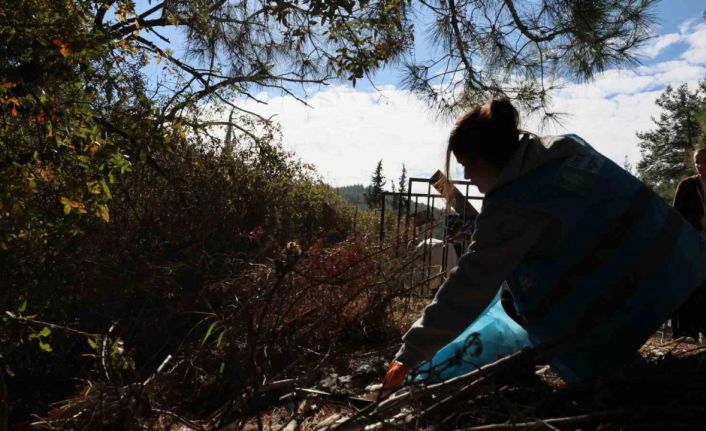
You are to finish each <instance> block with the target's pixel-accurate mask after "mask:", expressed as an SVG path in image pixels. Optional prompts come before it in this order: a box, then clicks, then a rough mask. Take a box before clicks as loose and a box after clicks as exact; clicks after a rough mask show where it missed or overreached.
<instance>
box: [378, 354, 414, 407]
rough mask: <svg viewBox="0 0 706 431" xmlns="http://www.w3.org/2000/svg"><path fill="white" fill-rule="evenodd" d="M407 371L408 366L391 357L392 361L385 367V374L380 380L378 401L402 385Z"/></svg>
mask: <svg viewBox="0 0 706 431" xmlns="http://www.w3.org/2000/svg"><path fill="white" fill-rule="evenodd" d="M407 372H409V367H407V366H406V365H404V364H402V363H401V362H397V361H395V360H394V359H393V360H392V362H390V368H388V369H387V374H385V378H384V379H383V381H382V388H380V393H379V396H378V401H381V400H383V399H385V398H387V396H388V395H390V394H391V393H393V392H394V391H396V390H397V388H399V387H400V386H402V383H404V379H405V377H407Z"/></svg>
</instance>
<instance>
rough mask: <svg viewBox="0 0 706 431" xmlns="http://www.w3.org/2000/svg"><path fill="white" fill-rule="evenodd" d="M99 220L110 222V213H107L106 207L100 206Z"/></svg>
mask: <svg viewBox="0 0 706 431" xmlns="http://www.w3.org/2000/svg"><path fill="white" fill-rule="evenodd" d="M98 208H99V210H100V214H101V218H102V219H103V220H105V221H106V222H109V221H110V211H108V206H107V205H100V206H99V207H98Z"/></svg>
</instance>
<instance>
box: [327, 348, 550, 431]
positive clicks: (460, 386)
mask: <svg viewBox="0 0 706 431" xmlns="http://www.w3.org/2000/svg"><path fill="white" fill-rule="evenodd" d="M536 354H537V352H536V351H535V350H534V349H530V348H526V349H523V350H520V351H519V352H516V353H513V354H512V355H509V356H506V357H504V358H501V359H499V360H497V361H495V362H493V363H492V364H488V365H485V366H483V367H481V368H479V369H478V370H475V371H472V372H470V373H467V374H464V375H461V376H458V377H454V378H452V379H449V380H446V381H443V382H441V383H436V384H433V385H412V386H407V387H404V388H402V389H399V390H398V391H397V392H395V393H393V394H392V395H391V396H390V397H389V398H388V399H386V400H384V401H382V402H380V403H375V404H372V405H370V406H369V407H366V408H365V409H363V410H361V411H360V412H359V413H358V414H356V415H355V416H352V417H350V418H348V419H346V420H345V421H344V422H341V423H339V424H337V425H335V426H333V427H332V428H331V429H332V430H337V431H355V430H360V429H363V428H364V427H365V426H366V425H369V424H371V423H375V422H379V421H380V420H385V419H388V418H391V417H392V416H393V415H394V414H395V413H397V412H398V411H400V409H401V408H402V407H404V406H407V405H409V404H411V403H412V402H413V401H416V400H418V399H420V398H424V397H432V396H434V397H437V398H441V401H439V402H438V403H436V404H435V405H433V406H431V407H430V408H429V409H427V411H429V412H431V411H433V410H435V409H436V408H438V407H439V406H440V405H441V404H444V403H446V402H448V401H449V400H451V399H453V398H454V397H455V396H457V395H458V394H461V393H463V394H464V395H468V391H469V390H470V389H471V388H472V387H474V386H476V385H477V383H476V381H478V380H481V379H485V378H487V377H490V376H492V375H494V374H497V373H502V372H504V371H506V370H509V369H511V368H515V367H516V366H517V365H518V364H520V363H523V362H528V361H533V360H534V359H535V357H536ZM390 424H391V423H390V422H388V421H385V425H390Z"/></svg>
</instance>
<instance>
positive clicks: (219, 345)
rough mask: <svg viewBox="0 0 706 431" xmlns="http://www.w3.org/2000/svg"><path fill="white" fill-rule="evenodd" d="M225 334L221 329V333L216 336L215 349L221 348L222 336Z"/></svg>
mask: <svg viewBox="0 0 706 431" xmlns="http://www.w3.org/2000/svg"><path fill="white" fill-rule="evenodd" d="M225 333H226V330H225V329H223V330H222V331H221V333H220V334H219V335H218V340H216V347H217V348H220V347H221V344H222V343H223V336H224V335H225Z"/></svg>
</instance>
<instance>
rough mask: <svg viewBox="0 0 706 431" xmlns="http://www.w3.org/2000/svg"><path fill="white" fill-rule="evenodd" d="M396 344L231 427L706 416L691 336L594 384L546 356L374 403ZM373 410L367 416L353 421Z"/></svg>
mask: <svg viewBox="0 0 706 431" xmlns="http://www.w3.org/2000/svg"><path fill="white" fill-rule="evenodd" d="M397 347H398V346H397V345H390V346H384V347H381V348H378V349H376V350H373V351H366V352H352V353H350V354H349V355H347V356H345V357H344V356H341V357H340V360H339V361H338V363H337V364H336V365H335V366H332V367H331V368H329V369H327V370H326V371H325V372H324V373H322V375H323V376H325V377H324V378H323V379H321V380H320V381H319V382H318V384H317V385H316V386H314V387H311V388H296V387H294V386H295V384H294V383H293V385H292V386H290V387H289V388H288V389H287V391H285V392H286V393H284V394H283V395H281V396H280V397H279V398H278V401H279V402H277V403H276V404H277V405H275V406H272V407H270V408H266V409H264V410H261V411H260V412H259V413H258V414H257V415H253V417H252V418H251V419H250V420H248V421H246V422H241V421H239V422H238V423H237V424H235V423H233V424H232V426H231V427H226V429H248V430H283V431H294V430H313V429H363V427H364V426H365V429H367V430H373V429H454V430H456V429H464V430H486V431H495V430H519V429H527V430H535V429H536V430H540V429H545V430H578V429H581V430H589V429H597V430H633V429H634V430H638V429H639V430H643V429H650V430H655V429H664V430H681V429H703V423H704V418H706V346H704V345H701V344H699V343H696V342H693V341H691V340H683V339H677V340H667V339H663V338H660V337H653V338H652V339H650V340H649V341H648V342H647V343H646V344H645V345H644V346H643V348H642V349H641V350H640V354H641V356H642V358H643V359H642V360H638V361H636V362H635V363H634V364H631V365H630V366H628V367H625V368H624V369H622V370H619V371H616V373H615V375H614V376H612V377H610V378H606V379H604V380H601V381H599V382H597V383H595V384H593V385H590V386H587V387H580V388H577V387H570V386H568V385H566V384H565V383H564V382H563V381H562V380H561V379H560V378H559V377H558V376H557V375H556V374H555V373H553V372H552V371H551V370H550V369H549V368H548V367H547V366H545V365H542V364H532V366H531V369H529V368H528V369H525V370H523V371H520V372H513V373H512V376H511V377H508V376H504V377H503V376H497V378H493V379H487V380H485V381H483V382H482V383H481V384H480V385H475V386H474V385H468V386H467V387H464V388H461V389H459V390H457V391H455V392H454V393H452V394H451V396H446V397H445V398H443V399H441V398H439V397H435V396H432V397H431V398H430V399H431V400H432V401H430V399H426V400H425V399H422V397H416V398H415V397H411V398H410V399H408V401H407V402H405V403H402V404H400V406H399V408H396V409H394V413H396V414H395V415H392V414H391V413H389V412H386V413H377V415H376V413H370V412H374V411H376V410H375V406H372V407H367V408H366V398H367V399H373V400H374V399H375V392H374V391H372V392H371V384H375V383H378V382H379V381H380V379H381V378H382V376H383V375H384V372H385V368H386V363H387V360H388V359H389V358H390V357H392V355H394V352H395V350H396V348H397ZM469 386H473V388H474V389H473V390H468V387H469ZM366 388H367V389H366ZM430 403H431V404H434V405H435V406H436V408H434V409H429V406H430V405H431V404H430ZM378 410H379V409H378ZM430 410H431V411H430ZM361 412H362V413H361ZM366 414H368V415H369V417H367V418H363V419H364V420H363V422H362V423H363V425H360V424H361V422H360V421H358V423H357V425H351V422H350V421H348V422H347V423H346V418H351V417H357V418H358V419H360V418H361V416H365V415H366ZM191 429H193V428H190V427H188V426H187V425H183V426H182V428H181V430H182V431H186V430H191ZM196 429H198V428H196Z"/></svg>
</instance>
